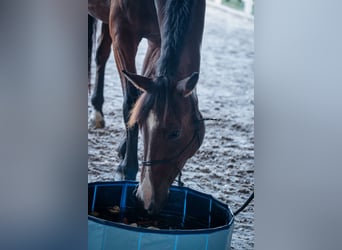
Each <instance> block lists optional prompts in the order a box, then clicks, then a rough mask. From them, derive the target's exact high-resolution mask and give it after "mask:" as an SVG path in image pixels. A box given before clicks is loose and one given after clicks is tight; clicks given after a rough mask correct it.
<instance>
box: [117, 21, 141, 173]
mask: <svg viewBox="0 0 342 250" xmlns="http://www.w3.org/2000/svg"><path fill="white" fill-rule="evenodd" d="M115 27H118V26H115ZM112 39H113V50H114V57H115V62H116V66H117V69H118V71H119V74H120V77H121V84H122V90H123V97H124V101H123V118H124V122H125V124H127V122H128V119H129V112H130V110H131V109H132V107H133V105H134V103H135V101H136V100H137V98H138V96H139V92H138V90H137V89H136V88H135V87H134V86H133V85H132V84H131V83H129V82H128V81H127V80H126V79H125V77H124V76H123V74H122V70H124V69H125V70H127V71H130V72H133V73H135V72H136V67H135V56H136V53H137V49H138V44H139V41H140V40H139V39H138V38H137V37H136V36H134V35H133V34H132V33H131V32H130V31H129V30H114V32H113V34H112ZM137 147H138V126H137V125H135V126H133V127H132V128H127V127H126V139H125V141H124V142H123V143H122V144H121V147H120V149H119V151H120V152H121V154H122V156H123V159H122V161H121V162H120V164H119V166H118V169H117V172H118V173H119V174H120V175H121V179H123V178H124V179H126V180H135V179H136V175H137V173H138V156H137ZM123 151H125V152H124V153H123Z"/></svg>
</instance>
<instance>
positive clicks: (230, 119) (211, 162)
mask: <svg viewBox="0 0 342 250" xmlns="http://www.w3.org/2000/svg"><path fill="white" fill-rule="evenodd" d="M253 33H254V24H253V21H252V20H249V19H246V18H242V17H239V16H236V15H234V14H231V13H230V12H227V11H224V10H222V9H219V8H216V7H214V6H212V5H211V4H210V5H209V4H208V5H207V11H206V23H205V30H204V36H203V45H202V61H201V74H200V80H199V83H198V85H197V86H198V87H197V93H198V98H199V108H200V110H201V112H202V114H203V116H204V117H206V118H217V119H220V121H206V134H205V138H204V142H203V144H202V146H201V148H200V149H199V150H198V152H197V153H196V154H195V156H193V157H192V158H191V159H190V160H188V162H187V164H186V165H185V167H184V170H183V176H182V180H183V182H184V183H185V185H186V186H188V187H190V188H193V189H195V190H199V191H201V192H205V193H209V194H211V195H213V196H214V197H216V198H217V199H219V200H221V201H223V202H225V203H227V204H229V205H230V207H231V208H232V210H233V211H236V210H237V209H238V208H239V207H240V206H241V205H242V204H243V202H244V201H245V200H246V199H247V198H248V197H249V195H250V193H251V192H252V191H253V189H254V177H253V176H254V73H253V65H254V40H253ZM145 48H146V41H143V43H142V44H141V46H140V48H139V52H138V56H137V68H138V70H139V69H141V64H142V60H143V56H144V52H145ZM92 70H93V72H94V70H95V68H94V65H93V69H92ZM89 99H90V98H89ZM121 107H122V91H121V85H120V83H119V77H118V74H117V72H116V67H115V64H114V59H113V56H112V55H111V57H110V61H109V62H108V63H107V68H106V76H105V104H104V115H105V119H106V127H105V128H104V129H92V128H91V127H90V126H89V129H88V182H94V181H112V180H113V172H114V169H115V168H116V166H117V164H118V163H119V158H118V156H117V153H116V148H117V147H118V145H119V143H120V141H121V139H122V137H123V135H124V125H123V120H122V111H121ZM88 112H89V115H90V112H91V105H90V102H88ZM141 147H142V143H140V142H139V155H140V159H141V156H142V150H141V149H142V148H141ZM254 233H255V232H254V202H252V203H251V204H250V205H249V206H248V207H247V208H246V209H245V210H244V211H243V212H241V213H240V214H239V215H238V216H237V217H236V218H235V227H234V232H233V239H232V249H253V246H254Z"/></svg>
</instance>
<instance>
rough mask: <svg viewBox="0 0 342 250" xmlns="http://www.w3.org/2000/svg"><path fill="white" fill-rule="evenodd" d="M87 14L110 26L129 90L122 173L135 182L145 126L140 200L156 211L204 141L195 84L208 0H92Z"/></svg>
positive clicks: (125, 95)
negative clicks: (138, 62)
mask: <svg viewBox="0 0 342 250" xmlns="http://www.w3.org/2000/svg"><path fill="white" fill-rule="evenodd" d="M88 12H89V14H90V15H92V16H93V17H95V18H97V19H99V20H101V21H102V22H104V23H108V25H109V33H110V37H111V41H112V47H113V52H114V58H115V62H116V66H117V69H118V72H119V74H120V80H121V85H122V90H123V117H124V122H125V124H126V139H125V142H124V143H122V144H121V145H122V147H123V149H122V151H124V152H125V153H124V157H123V159H122V161H121V163H120V164H119V167H118V169H117V171H118V172H119V173H120V174H121V175H122V178H124V179H126V180H135V178H136V175H137V172H138V169H139V168H138V159H137V143H138V132H139V129H140V131H141V133H142V137H143V143H144V154H143V161H142V168H141V177H140V181H139V185H138V188H137V197H138V198H139V200H141V201H142V203H143V206H144V209H146V210H147V211H148V213H150V214H157V213H159V212H160V210H161V208H162V207H163V205H164V204H165V202H166V201H167V197H168V191H169V187H170V186H171V184H172V183H173V181H174V180H175V178H176V177H177V175H178V174H180V171H181V170H182V168H183V166H184V165H185V163H186V161H187V160H188V159H189V158H190V157H192V156H193V155H194V154H195V152H196V151H197V150H198V149H199V147H200V146H201V144H202V141H203V138H204V133H205V127H204V122H203V119H202V115H201V113H200V111H199V108H198V98H197V94H196V84H197V82H198V78H199V71H200V49H201V43H202V36H203V28H204V15H205V0H139V1H137V0H111V1H110V0H102V1H100V0H89V1H88ZM143 38H146V39H147V40H148V48H147V52H146V55H145V59H144V63H143V68H142V75H138V74H137V72H136V66H135V56H136V53H137V49H138V45H139V43H140V41H141V40H142V39H143Z"/></svg>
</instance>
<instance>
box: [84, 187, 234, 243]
mask: <svg viewBox="0 0 342 250" xmlns="http://www.w3.org/2000/svg"><path fill="white" fill-rule="evenodd" d="M137 185H138V183H137V182H133V181H119V182H96V183H89V184H88V249H89V250H109V249H110V250H113V249H118V250H119V249H120V250H121V249H123V250H161V249H163V250H166V249H171V250H183V249H184V250H189V249H196V250H198V249H203V250H209V249H211V250H220V249H222V250H227V249H230V245H231V238H232V233H233V224H234V216H233V213H232V211H231V209H230V208H229V206H228V205H227V204H224V203H222V202H220V201H218V200H217V199H215V198H213V197H212V196H211V195H208V194H204V193H201V192H198V191H195V190H192V189H190V188H187V187H178V186H172V187H171V188H170V193H169V199H168V202H167V204H166V206H165V207H164V208H163V210H162V211H161V213H160V215H159V218H160V220H161V221H162V219H165V218H166V219H167V221H168V222H170V224H174V225H178V226H175V227H171V228H165V225H164V226H163V225H162V226H161V229H155V228H154V229H149V228H146V227H143V226H141V227H140V226H139V227H134V226H131V225H128V224H125V223H127V221H126V222H125V223H123V222H122V220H125V219H126V220H127V218H128V219H130V218H133V217H137V215H136V214H139V213H140V212H141V211H140V210H139V212H137V211H138V209H139V208H138V207H140V206H138V201H137V199H136V197H135V193H134V192H135V189H136V187H137ZM113 207H114V208H117V209H118V208H119V209H118V210H119V212H118V213H116V214H115V213H114V214H113V215H114V217H115V216H117V220H118V221H117V222H115V220H113V219H112V218H111V219H108V218H107V217H106V214H105V211H106V209H107V210H108V209H113ZM103 211H104V212H103ZM107 215H108V214H107ZM139 216H140V215H139ZM125 217H126V218H125ZM124 218H125V219H124ZM137 218H138V217H137ZM114 219H115V218H114ZM157 227H158V226H157Z"/></svg>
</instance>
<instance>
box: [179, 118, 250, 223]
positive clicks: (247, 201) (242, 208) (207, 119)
mask: <svg viewBox="0 0 342 250" xmlns="http://www.w3.org/2000/svg"><path fill="white" fill-rule="evenodd" d="M199 121H224V120H223V119H217V118H202V119H200V120H199ZM181 176H182V172H179V176H178V185H179V186H180V185H181V186H184V183H183V182H181ZM253 199H254V191H253V192H252V193H251V195H250V196H249V198H248V199H247V200H246V201H245V203H244V204H243V205H242V206H241V207H240V208H239V209H238V210H236V211H235V212H234V213H233V214H234V216H237V215H238V214H239V213H240V212H241V211H242V210H244V209H245V208H246V207H247V206H248V205H249V203H251V201H252V200H253Z"/></svg>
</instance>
